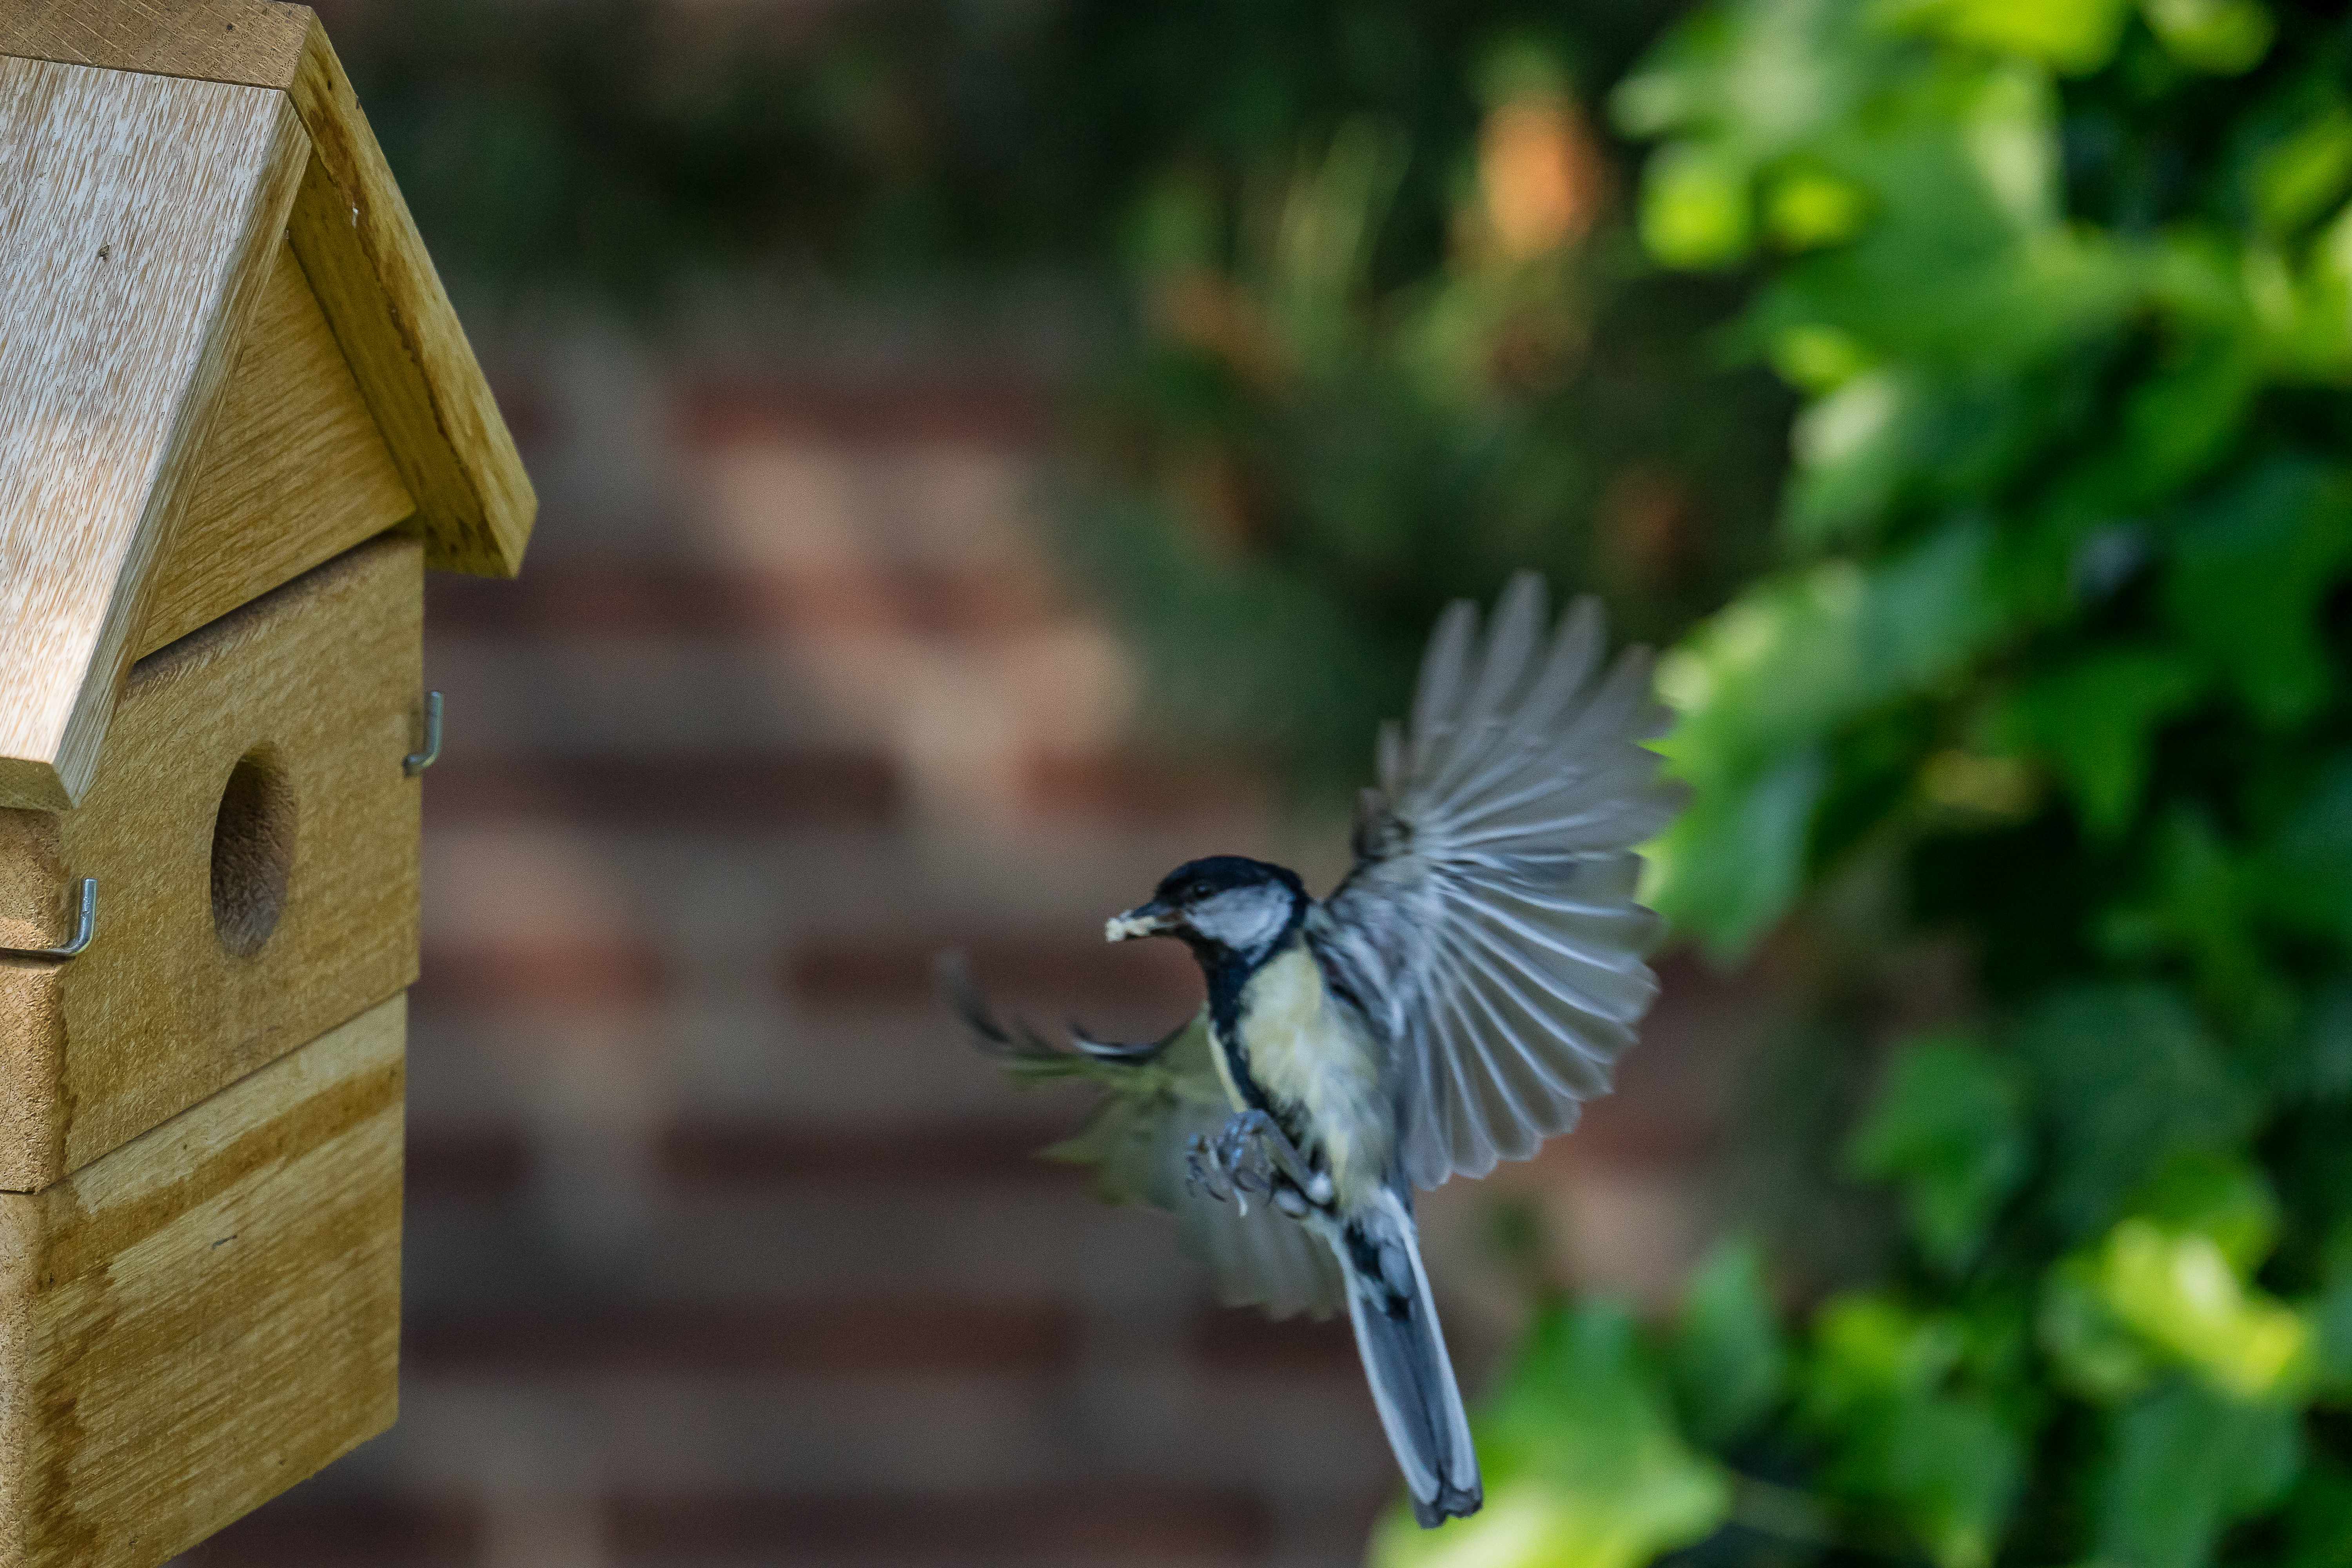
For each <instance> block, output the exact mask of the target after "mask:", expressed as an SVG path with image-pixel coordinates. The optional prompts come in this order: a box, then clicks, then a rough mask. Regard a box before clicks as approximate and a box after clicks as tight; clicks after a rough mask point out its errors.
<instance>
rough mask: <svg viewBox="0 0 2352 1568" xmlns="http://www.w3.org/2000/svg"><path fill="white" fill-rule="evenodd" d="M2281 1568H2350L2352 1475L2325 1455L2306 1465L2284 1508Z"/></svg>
mask: <svg viewBox="0 0 2352 1568" xmlns="http://www.w3.org/2000/svg"><path fill="white" fill-rule="evenodd" d="M2286 1539H2287V1546H2286V1555H2285V1556H2284V1559H2282V1563H2283V1568H2352V1472H2347V1470H2346V1469H2345V1468H2344V1467H2343V1466H2342V1465H2341V1464H2340V1463H2338V1462H2337V1461H2336V1460H2335V1459H2332V1458H2329V1457H2328V1456H2326V1455H2325V1454H2314V1455H2312V1456H2311V1458H2309V1459H2308V1460H2307V1461H2305V1465H2304V1467H2303V1474H2302V1475H2300V1476H2298V1477H2296V1478H2295V1483H2294V1495H2292V1496H2291V1497H2289V1498H2288V1499H2287V1504H2286Z"/></svg>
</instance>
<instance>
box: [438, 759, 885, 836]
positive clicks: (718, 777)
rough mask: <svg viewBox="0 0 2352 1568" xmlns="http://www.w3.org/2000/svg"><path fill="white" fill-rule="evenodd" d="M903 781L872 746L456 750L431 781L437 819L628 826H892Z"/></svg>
mask: <svg viewBox="0 0 2352 1568" xmlns="http://www.w3.org/2000/svg"><path fill="white" fill-rule="evenodd" d="M903 795H904V790H903V786H902V783H901V780H900V776H899V769H898V764H897V763H895V762H894V761H893V760H892V759H891V758H890V757H889V756H887V755H886V754H884V753H882V752H869V751H849V750H842V751H750V752H716V751H711V752H661V751H635V750H629V751H589V752H577V753H564V754H551V753H546V752H541V753H537V754H532V755H527V756H514V755H504V756H501V755H496V754H488V755H486V754H482V753H480V752H467V753H453V754H452V755H450V756H448V757H446V758H445V759H444V760H443V761H442V762H441V763H438V764H437V765H436V767H435V768H434V770H433V775H432V782H431V786H430V787H429V788H428V789H427V790H426V791H425V818H426V823H427V826H428V829H430V828H434V827H441V826H453V825H455V826H473V825H477V824H479V823H482V822H486V821H488V822H495V821H498V820H499V819H514V818H523V817H528V818H532V819H535V820H539V821H547V822H555V823H560V824H563V825H567V826H581V827H587V828H592V829H597V830H603V831H618V832H624V833H671V834H679V833H683V834H709V835H712V836H714V837H721V836H723V837H737V836H740V835H742V834H745V833H753V834H758V833H785V832H792V831H794V830H799V829H805V828H808V827H812V826H816V827H856V828H882V827H887V826H890V825H892V824H893V823H894V822H895V821H897V820H898V816H899V813H900V811H901V809H902V806H903V804H904V802H903Z"/></svg>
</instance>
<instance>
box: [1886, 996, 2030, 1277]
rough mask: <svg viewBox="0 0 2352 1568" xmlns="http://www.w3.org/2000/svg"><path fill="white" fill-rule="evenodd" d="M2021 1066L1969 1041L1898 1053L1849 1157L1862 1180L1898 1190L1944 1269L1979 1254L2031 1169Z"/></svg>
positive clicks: (1921, 1044)
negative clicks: (1868, 1178) (1988, 1230)
mask: <svg viewBox="0 0 2352 1568" xmlns="http://www.w3.org/2000/svg"><path fill="white" fill-rule="evenodd" d="M2021 1101H2022V1094H2021V1084H2020V1082H2019V1073H2018V1070H2017V1067H2016V1064H2015V1063H2013V1062H2011V1061H2010V1060H2008V1059H2006V1058H2001V1057H1998V1056H1995V1055H1994V1054H1993V1053H1992V1052H1990V1051H1989V1050H1987V1049H1986V1048H1985V1047H1983V1046H1982V1045H1980V1044H1979V1043H1977V1042H1976V1041H1974V1040H1971V1039H1969V1038H1967V1037H1958V1036H1944V1037H1932V1038H1929V1039H1926V1040H1921V1041H1918V1042H1916V1043H1914V1044H1912V1045H1909V1046H1906V1047H1904V1048H1903V1049H1902V1050H1901V1051H1899V1052H1898V1053H1897V1054H1896V1056H1895V1059H1894V1060H1893V1062H1891V1063H1890V1064H1889V1066H1888V1068H1887V1073H1886V1079H1885V1083H1884V1084H1882V1085H1881V1086H1880V1089H1879V1091H1878V1097H1877V1099H1876V1100H1874V1101H1873V1103H1872V1105H1871V1109H1870V1111H1869V1114H1868V1115H1867V1116H1866V1117H1865V1118H1864V1121H1863V1123H1862V1126H1861V1127H1860V1128H1859V1129H1858V1130H1857V1131H1856V1133H1855V1135H1854V1138H1853V1143H1852V1144H1851V1145H1850V1146H1849V1148H1848V1151H1847V1159H1848V1161H1849V1163H1851V1164H1852V1165H1853V1167H1854V1169H1855V1170H1857V1171H1858V1172H1859V1173H1862V1174H1864V1175H1866V1176H1874V1177H1877V1178H1879V1179H1880V1180H1883V1181H1891V1182H1895V1183H1898V1184H1900V1185H1901V1186H1902V1188H1903V1194H1904V1200H1905V1204H1906V1208H1907V1210H1908V1212H1909V1214H1910V1216H1911V1230H1912V1235H1913V1237H1915V1238H1916V1240H1917V1242H1918V1244H1919V1248H1920V1251H1921V1252H1922V1253H1924V1254H1925V1255H1926V1256H1927V1258H1928V1259H1929V1260H1930V1261H1931V1262H1934V1263H1936V1264H1937V1265H1938V1266H1939V1267H1941V1268H1947V1269H1956V1268H1960V1267H1962V1266H1963V1265H1965V1264H1966V1263H1967V1262H1968V1261H1969V1258H1972V1257H1974V1256H1975V1254H1976V1251H1977V1248H1978V1247H1979V1245H1980V1244H1981V1243H1982V1241H1983V1239H1984V1230H1985V1226H1986V1225H1987V1224H1989V1223H1990V1220H1991V1219H1992V1216H1993V1215H1994V1214H1995V1212H1996V1211H1998V1210H1999V1208H2000V1205H2001V1204H2002V1203H2003V1202H2005V1201H2006V1200H2007V1199H2008V1197H2009V1195H2010V1194H2011V1193H2012V1192H2014V1191H2015V1190H2016V1188H2017V1184H2018V1183H2019V1182H2020V1181H2021V1179H2023V1177H2024V1175H2025V1169H2026V1129H2025V1116H2024V1110H2023V1109H2022V1103H2021Z"/></svg>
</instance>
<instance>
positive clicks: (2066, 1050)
mask: <svg viewBox="0 0 2352 1568" xmlns="http://www.w3.org/2000/svg"><path fill="white" fill-rule="evenodd" d="M2014 1041H2015V1045H2016V1048H2017V1051H2018V1054H2019V1056H2020V1058H2021V1059H2022V1060H2023V1061H2024V1062H2025V1063H2026V1064H2027V1065H2028V1066H2029V1068H2031V1070H2032V1077H2033V1079H2034V1082H2035V1085H2036V1087H2037V1089H2039V1091H2040V1092H2039V1095H2038V1096H2037V1099H2038V1100H2039V1103H2040V1108H2041V1110H2042V1114H2043V1115H2044V1116H2045V1117H2046V1118H2047V1119H2048V1121H2049V1124H2050V1126H2049V1136H2048V1148H2049V1151H2050V1155H2049V1157H2050V1161H2051V1166H2052V1173H2051V1179H2050V1181H2049V1182H2048V1183H2047V1184H2046V1186H2045V1187H2044V1189H2043V1194H2042V1201H2043V1202H2044V1203H2045V1204H2046V1205H2048V1208H2049V1212H2050V1215H2051V1217H2052V1218H2053V1220H2054V1221H2055V1222H2056V1223H2057V1225H2058V1226H2059V1228H2060V1229H2061V1231H2062V1232H2063V1233H2064V1234H2066V1235H2069V1236H2072V1237H2089V1236H2091V1235H2093V1234H2095V1233H2096V1232H2099V1231H2103V1230H2105V1228H2106V1227H2107V1226H2108V1225H2109V1224H2111V1223H2112V1222H2113V1220H2114V1219H2115V1218H2116V1215H2117V1213H2118V1212H2119V1210H2120V1209H2121V1208H2122V1206H2123V1204H2124V1201H2125V1199H2126V1196H2127V1195H2128V1194H2130V1193H2131V1192H2132V1190H2133V1189H2134V1188H2136V1187H2137V1186H2138V1185H2139V1184H2141V1183H2142V1182H2144V1181H2146V1180H2147V1178H2148V1177H2149V1176H2150V1175H2151V1174H2153V1173H2155V1172H2156V1170H2157V1169H2158V1167H2159V1166H2160V1165H2162V1164H2163V1163H2164V1162H2165V1161H2167V1160H2168V1159H2169V1158H2170V1157H2171V1156H2172V1155H2173V1154H2174V1153H2175V1152H2178V1151H2179V1150H2182V1149H2188V1148H2210V1147H2215V1146H2219V1145H2222V1144H2226V1143H2228V1142H2231V1141H2233V1140H2234V1139H2236V1138H2237V1137H2238V1136H2239V1135H2240V1134H2241V1133H2242V1131H2244V1130H2245V1129H2246V1128H2247V1127H2248V1126H2249V1125H2250V1124H2251V1123H2252V1119H2253V1115H2254V1111H2255V1104H2254V1100H2253V1096H2252V1091H2251V1089H2249V1088H2248V1086H2247V1085H2246V1084H2244V1083H2243V1082H2242V1080H2241V1079H2239V1078H2238V1077H2237V1075H2236V1074H2235V1073H2233V1072H2232V1071H2231V1069H2230V1068H2229V1067H2228V1066H2227V1065H2226V1064H2225V1063H2224V1062H2223V1061H2222V1060H2221V1057H2220V1056H2219V1054H2218V1053H2217V1052H2216V1051H2215V1049H2214V1047H2213V1045H2212V1043H2211V1041H2210V1039H2209V1038H2208V1037H2207V1036H2206V1034H2205V1031H2204V1029H2203V1027H2202V1026H2200V1024H2199V1023H2198V1021H2197V1017H2196V1016H2195V1015H2194V1014H2193V1013H2191V1012H2190V1011H2189V1008H2188V1007H2187V1006H2186V1005H2184V1004H2183V1003H2182V1002H2181V1001H2180V999H2179V997H2178V996H2177V995H2175V994H2173V993H2172V992H2170V991H2168V990H2167V989H2165V988H2163V987H2161V986H2156V985H2099V986H2082V987H2079V988H2076V989H2074V990H2070V991H2064V992H2061V993H2059V994H2056V995H2054V996H2053V997H2052V998H2050V999H2049V1000H2048V1001H2046V1002H2044V1003H2043V1004H2042V1005H2040V1006H2038V1007H2036V1008H2035V1009H2034V1010H2033V1011H2032V1013H2030V1014H2028V1015H2027V1016H2025V1017H2024V1018H2022V1019H2021V1020H2020V1022H2019V1024H2018V1026H2017V1028H2016V1030H2015V1034H2014Z"/></svg>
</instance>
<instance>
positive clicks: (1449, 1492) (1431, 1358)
mask: <svg viewBox="0 0 2352 1568" xmlns="http://www.w3.org/2000/svg"><path fill="white" fill-rule="evenodd" d="M1330 1239H1331V1242H1332V1246H1333V1249H1334V1250H1335V1251H1337V1252H1338V1253H1339V1266H1340V1268H1341V1269H1342V1270H1343V1271H1344V1272H1345V1273H1346V1275H1347V1278H1348V1316H1349V1320H1350V1321H1352V1322H1353V1323H1354V1324H1355V1326H1356V1348H1357V1350H1358V1351H1360V1352H1362V1355H1363V1358H1364V1375H1365V1377H1366V1378H1367V1379H1368V1380H1370V1383H1371V1385H1372V1402H1373V1404H1374V1405H1377V1406H1378V1407H1379V1409H1380V1413H1381V1426H1383V1427H1385V1428H1386V1429H1387V1431H1388V1436H1389V1447H1391V1448H1392V1449H1394V1450H1395V1451H1396V1458H1397V1464H1398V1466H1399V1467H1400V1468H1402V1469H1403V1471H1404V1478H1405V1486H1406V1489H1408V1490H1409V1491H1410V1492H1411V1493H1412V1515H1413V1518H1414V1519H1416V1520H1418V1521H1420V1522H1421V1525H1422V1527H1423V1529H1432V1528H1434V1527H1435V1526H1437V1525H1440V1524H1443V1523H1444V1521H1446V1520H1448V1519H1459V1518H1465V1517H1466V1516H1468V1515H1470V1514H1474V1513H1475V1512H1477V1511H1478V1508H1479V1505H1480V1504H1481V1503H1482V1502H1484V1501H1485V1500H1486V1490H1485V1488H1484V1486H1483V1485H1482V1483H1481V1482H1480V1480H1479V1479H1478V1456H1477V1453H1476V1451H1475V1449H1473V1448H1472V1447H1471V1444H1470V1423H1469V1419H1468V1417H1467V1416H1465V1415H1464V1414H1463V1410H1462V1394H1461V1391H1460V1390H1459V1389H1458V1388H1456V1387H1455V1386H1454V1363H1453V1362H1452V1361H1451V1360H1450V1359H1449V1358H1448V1357H1447V1356H1446V1353H1445V1336H1444V1332H1443V1331H1441V1330H1440V1329H1439V1328H1438V1326H1437V1309H1436V1307H1435V1306H1434V1305H1433V1303H1432V1302H1431V1300H1430V1296H1429V1275H1428V1272H1427V1271H1426V1270H1425V1269H1423V1268H1422V1266H1421V1246H1420V1243H1419V1240H1418V1238H1417V1237H1416V1236H1415V1233H1414V1227H1413V1223H1412V1215H1409V1214H1408V1213H1406V1211H1405V1208H1404V1205H1403V1204H1402V1202H1400V1201H1399V1200H1397V1199H1396V1198H1394V1197H1393V1196H1387V1197H1386V1198H1385V1201H1384V1202H1383V1204H1382V1205H1381V1207H1380V1208H1378V1209H1375V1210H1373V1211H1372V1212H1370V1214H1368V1215H1360V1216H1358V1217H1356V1218H1353V1219H1350V1220H1349V1221H1347V1222H1345V1223H1344V1224H1342V1225H1340V1226H1338V1227H1337V1230H1336V1234H1334V1235H1333V1236H1332V1237H1330Z"/></svg>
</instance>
